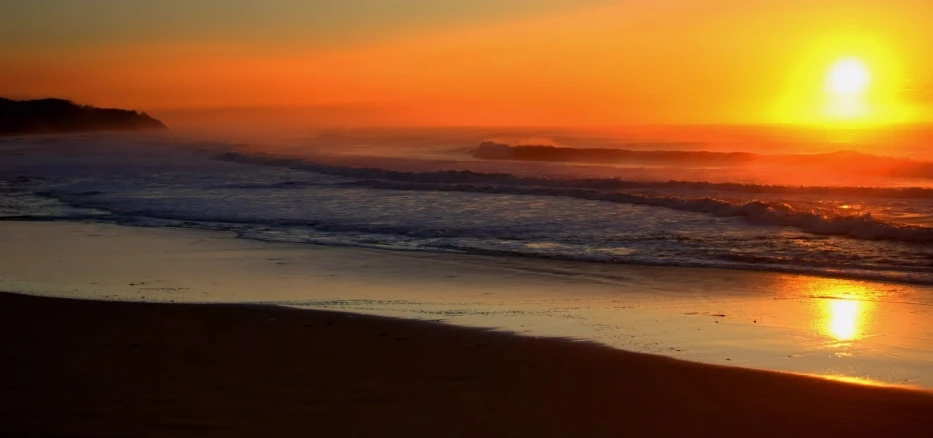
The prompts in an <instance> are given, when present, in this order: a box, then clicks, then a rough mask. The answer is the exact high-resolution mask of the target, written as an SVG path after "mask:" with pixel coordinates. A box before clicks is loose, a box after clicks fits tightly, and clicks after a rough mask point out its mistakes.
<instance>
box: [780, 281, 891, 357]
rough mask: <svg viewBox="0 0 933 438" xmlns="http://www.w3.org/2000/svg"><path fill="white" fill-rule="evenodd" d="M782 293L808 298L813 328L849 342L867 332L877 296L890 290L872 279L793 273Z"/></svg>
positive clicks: (863, 336)
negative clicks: (811, 309) (855, 279)
mask: <svg viewBox="0 0 933 438" xmlns="http://www.w3.org/2000/svg"><path fill="white" fill-rule="evenodd" d="M785 291H786V293H788V294H790V295H795V296H803V297H806V298H809V299H812V300H813V301H812V302H813V303H814V307H813V309H814V310H815V312H814V313H813V314H812V316H811V318H812V320H811V321H810V325H811V327H812V329H813V331H814V332H816V333H819V334H820V335H822V336H825V337H828V338H831V339H833V340H834V341H837V342H840V343H843V345H845V344H849V343H851V342H852V341H856V340H859V339H863V338H865V337H866V336H868V335H869V333H868V332H869V324H870V323H871V322H872V319H873V314H874V313H875V312H876V310H877V303H876V301H877V300H884V299H885V298H889V297H890V296H891V294H892V291H890V290H885V289H884V288H878V287H875V285H874V284H872V283H867V282H861V281H852V280H840V279H829V278H812V277H809V278H808V277H797V278H795V279H794V281H793V282H790V283H789V284H788V285H787V289H785Z"/></svg>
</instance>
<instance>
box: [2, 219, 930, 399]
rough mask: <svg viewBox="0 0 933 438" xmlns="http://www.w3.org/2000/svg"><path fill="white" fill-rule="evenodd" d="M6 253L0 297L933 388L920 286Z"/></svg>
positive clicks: (211, 252) (249, 257)
mask: <svg viewBox="0 0 933 438" xmlns="http://www.w3.org/2000/svg"><path fill="white" fill-rule="evenodd" d="M0 245H2V246H3V248H5V249H6V251H3V252H2V253H0V290H7V291H15V292H22V293H31V294H38V295H51V296H64V297H80V298H91V299H103V300H132V301H158V302H176V303H181V302H208V303H251V304H272V305H284V306H294V307H301V308H314V309H329V310H340V311H349V312H355V313H369V314H377V315H386V316H395V317H404V318H414V319H426V320H437V321H444V322H449V323H453V324H459V325H465V326H472V327H485V328H495V329H500V330H506V331H511V332H516V333H520V334H523V335H528V336H560V337H569V338H576V339H583V340H590V341H595V342H600V343H604V344H607V345H611V346H614V347H617V348H622V349H626V350H631V351H640V352H646V353H655V354H663V355H668V356H672V357H676V358H680V359H687V360H694V361H701V362H707V363H713V364H720V365H734V366H745V367H753V368H763V369H772V370H779V371H786V372H797V373H806V374H815V375H822V376H830V377H834V378H839V379H845V380H848V381H862V382H865V383H875V384H897V385H908V386H916V387H927V388H933V312H931V305H933V303H931V302H930V297H931V296H933V295H931V292H933V290H930V288H929V287H928V286H916V285H903V284H884V283H876V282H867V281H853V280H843V279H831V278H820V277H810V276H801V275H791V274H776V273H767V272H753V271H734V270H721V269H701V268H678V267H640V266H626V265H611V264H593V263H581V262H564V261H553V260H533V259H523V258H502V257H489V256H475V255H457V254H428V253H421V252H398V251H384V250H372V249H363V248H339V247H327V246H313V245H301V244H297V245H296V244H285V243H277V242H257V241H250V240H243V239H235V238H233V235H231V234H230V233H222V232H206V231H196V230H180V229H174V230H172V229H157V228H141V227H121V226H115V225H110V224H66V223H43V222H6V223H0ZM115 329H116V328H115Z"/></svg>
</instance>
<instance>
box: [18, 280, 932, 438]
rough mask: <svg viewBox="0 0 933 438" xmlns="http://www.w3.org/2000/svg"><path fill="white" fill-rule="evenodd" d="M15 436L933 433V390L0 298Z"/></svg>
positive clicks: (507, 341)
mask: <svg viewBox="0 0 933 438" xmlns="http://www.w3.org/2000/svg"><path fill="white" fill-rule="evenodd" d="M0 325H2V330H0V333H2V337H3V344H4V346H5V347H4V349H3V350H2V355H3V357H2V361H0V363H2V365H0V376H2V382H0V391H2V396H0V400H2V401H0V425H2V426H0V432H2V434H3V435H5V436H100V437H103V436H202V437H203V436H659V435H667V436H929V416H930V415H931V413H933V396H931V395H930V394H929V393H925V392H916V391H907V390H901V389H891V388H882V387H870V386H862V385H852V384H844V383H839V382H832V381H828V380H824V379H818V378H810V377H803V376H796V375H786V374H778V373H771V372H765V371H753V370H747V369H738V368H726V367H718V366H710V365H703V364H696V363H689V362H683V361H678V360H673V359H668V358H663V357H658V356H651V355H644V354H636V353H628V352H623V351H618V350H613V349H609V348H606V347H602V346H597V345H593V344H590V343H585V342H572V341H564V340H558V339H534V338H528V337H518V336H512V335H507V334H502V333H493V332H488V331H481V330H476V329H465V328H457V327H451V326H445V325H440V324H433V323H426V322H415V321H402V320H395V319H388V318H378V317H369V316H355V315H348V314H341V313H329V312H316V311H302V310H291V309H283V308H270V307H260V306H235V305H180V304H176V305H171V304H143V303H115V302H109V303H108V302H93V301H78V300H67V299H52V298H41V297H27V296H21V295H11V294H3V295H0Z"/></svg>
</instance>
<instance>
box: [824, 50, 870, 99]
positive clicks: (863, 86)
mask: <svg viewBox="0 0 933 438" xmlns="http://www.w3.org/2000/svg"><path fill="white" fill-rule="evenodd" d="M870 83H871V73H870V72H869V70H868V67H867V66H866V65H865V63H863V62H862V61H860V60H858V59H852V58H849V59H843V60H841V61H839V62H837V63H836V64H835V65H833V67H832V68H831V69H830V70H829V76H828V77H827V85H828V86H829V90H830V91H832V92H833V93H834V94H837V95H842V96H855V95H860V94H862V93H864V92H865V90H867V89H868V85H869V84H870Z"/></svg>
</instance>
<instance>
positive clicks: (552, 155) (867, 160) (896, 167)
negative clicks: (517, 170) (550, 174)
mask: <svg viewBox="0 0 933 438" xmlns="http://www.w3.org/2000/svg"><path fill="white" fill-rule="evenodd" d="M472 155H473V157H474V158H480V159H486V160H517V161H550V162H583V163H609V164H632V165H692V166H721V167H735V166H751V167H780V168H785V167H791V168H794V169H795V170H797V171H800V170H802V169H807V168H825V169H845V172H846V173H850V174H864V175H885V176H900V177H908V178H933V163H930V162H925V161H917V160H911V159H906V158H895V157H884V156H877V155H870V154H864V153H859V152H853V151H837V152H832V153H823V154H791V155H766V154H756V153H750V152H714V151H702V150H701V151H684V150H679V151H678V150H631V149H606V148H568V147H558V146H551V145H517V146H512V145H508V144H505V143H496V142H490V141H487V142H483V143H482V144H480V145H479V147H477V148H475V149H473V150H472Z"/></svg>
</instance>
